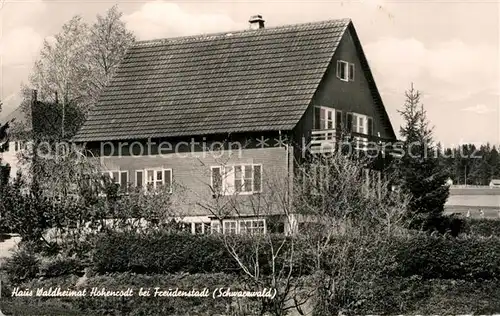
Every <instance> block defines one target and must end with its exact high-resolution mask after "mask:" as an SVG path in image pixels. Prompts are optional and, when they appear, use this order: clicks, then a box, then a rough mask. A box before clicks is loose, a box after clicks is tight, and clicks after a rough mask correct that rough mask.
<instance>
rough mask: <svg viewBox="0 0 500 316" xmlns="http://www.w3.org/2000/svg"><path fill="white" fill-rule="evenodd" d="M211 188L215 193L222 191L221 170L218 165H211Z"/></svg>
mask: <svg viewBox="0 0 500 316" xmlns="http://www.w3.org/2000/svg"><path fill="white" fill-rule="evenodd" d="M212 189H213V190H214V192H215V193H221V192H222V172H221V168H220V167H212Z"/></svg>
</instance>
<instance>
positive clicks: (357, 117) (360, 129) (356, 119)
mask: <svg viewBox="0 0 500 316" xmlns="http://www.w3.org/2000/svg"><path fill="white" fill-rule="evenodd" d="M368 118H369V116H368V115H364V114H359V113H354V112H353V113H352V124H353V127H354V126H356V130H355V131H354V132H356V133H360V134H366V135H368ZM361 120H363V124H359V123H360V121H361ZM361 125H362V126H361Z"/></svg>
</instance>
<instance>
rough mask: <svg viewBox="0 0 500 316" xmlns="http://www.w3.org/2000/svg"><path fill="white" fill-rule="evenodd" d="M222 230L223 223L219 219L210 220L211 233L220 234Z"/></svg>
mask: <svg viewBox="0 0 500 316" xmlns="http://www.w3.org/2000/svg"><path fill="white" fill-rule="evenodd" d="M220 232H221V224H220V221H219V220H213V221H211V222H210V233H211V234H220Z"/></svg>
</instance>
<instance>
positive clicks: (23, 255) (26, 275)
mask: <svg viewBox="0 0 500 316" xmlns="http://www.w3.org/2000/svg"><path fill="white" fill-rule="evenodd" d="M1 268H2V270H3V271H5V273H6V274H7V277H8V280H9V282H11V283H13V284H19V283H21V282H25V281H28V280H31V279H33V278H36V277H37V276H38V273H39V271H40V259H39V258H38V257H37V256H36V254H35V252H34V251H33V249H32V248H31V247H30V246H29V245H28V246H24V247H20V248H19V249H17V250H16V251H15V252H14V254H13V255H12V257H10V258H7V259H5V262H4V263H3V264H2V266H1Z"/></svg>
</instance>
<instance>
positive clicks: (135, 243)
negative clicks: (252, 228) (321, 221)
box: [92, 232, 284, 274]
mask: <svg viewBox="0 0 500 316" xmlns="http://www.w3.org/2000/svg"><path fill="white" fill-rule="evenodd" d="M273 238H276V239H278V240H279V239H280V238H283V237H278V236H276V237H273ZM231 242H232V244H233V245H234V247H235V249H237V251H238V253H239V254H241V255H242V256H243V257H248V256H252V255H253V254H254V252H253V250H252V246H253V245H254V243H255V240H251V239H249V238H245V237H243V236H239V237H234V238H231ZM259 254H260V255H259V263H260V266H261V271H262V272H263V273H269V271H270V269H271V267H270V265H269V263H268V259H269V258H270V248H269V247H266V244H265V242H263V245H262V247H261V248H260V249H259ZM243 259H244V260H246V259H249V260H250V258H243ZM251 259H252V260H253V258H251ZM280 264H281V265H282V264H284V262H283V261H281V263H280ZM92 267H93V269H94V271H95V272H97V273H101V274H104V273H110V272H134V273H143V274H154V273H177V272H187V273H218V272H221V273H237V272H239V271H240V267H239V266H238V263H237V262H236V260H235V259H234V258H233V256H232V255H231V254H230V253H229V252H228V251H227V248H226V246H225V244H224V240H223V239H222V238H220V237H218V236H214V235H191V234H188V233H175V232H151V233H148V234H141V233H135V232H108V233H106V234H103V235H102V236H101V238H99V239H98V240H97V241H96V246H95V250H94V251H93V254H92Z"/></svg>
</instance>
